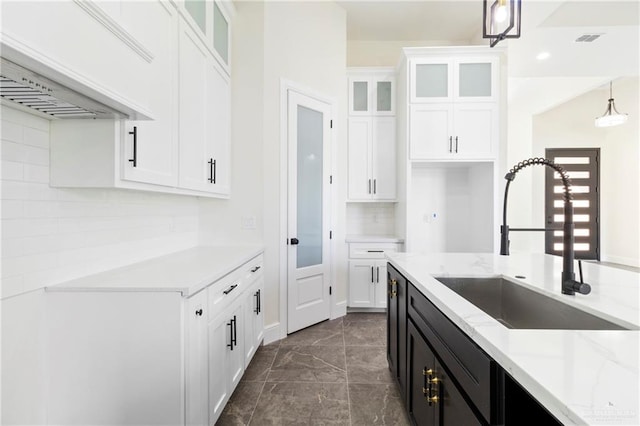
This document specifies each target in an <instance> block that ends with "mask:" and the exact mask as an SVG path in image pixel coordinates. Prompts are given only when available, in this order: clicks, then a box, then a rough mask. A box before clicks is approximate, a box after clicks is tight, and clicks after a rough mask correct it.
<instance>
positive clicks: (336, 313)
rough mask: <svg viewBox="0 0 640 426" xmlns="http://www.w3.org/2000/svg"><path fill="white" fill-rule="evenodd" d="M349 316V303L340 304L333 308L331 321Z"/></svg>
mask: <svg viewBox="0 0 640 426" xmlns="http://www.w3.org/2000/svg"><path fill="white" fill-rule="evenodd" d="M345 315H347V301H346V300H343V301H342V302H338V303H336V304H335V305H333V306H332V308H331V319H336V318H340V317H343V316H345Z"/></svg>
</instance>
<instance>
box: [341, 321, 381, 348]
mask: <svg viewBox="0 0 640 426" xmlns="http://www.w3.org/2000/svg"><path fill="white" fill-rule="evenodd" d="M351 315H363V314H349V315H348V316H347V317H348V318H345V319H344V320H343V324H344V344H345V345H347V346H386V344H387V321H386V317H384V316H383V317H382V318H379V317H373V318H368V319H364V318H359V319H351ZM365 315H373V314H365ZM375 315H380V314H375Z"/></svg>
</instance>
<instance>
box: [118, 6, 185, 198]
mask: <svg viewBox="0 0 640 426" xmlns="http://www.w3.org/2000/svg"><path fill="white" fill-rule="evenodd" d="M122 6H123V8H124V11H126V12H128V13H127V16H130V17H131V19H132V20H133V18H137V19H138V25H137V26H135V25H133V23H132V28H136V29H138V28H139V27H140V25H139V22H140V21H141V20H144V22H145V25H144V31H137V34H139V35H140V37H144V41H145V45H146V46H148V48H149V49H150V50H151V51H152V52H153V55H154V56H153V60H152V61H151V64H150V71H149V73H148V74H147V75H146V76H145V82H144V84H146V85H148V86H149V87H150V89H149V108H150V110H151V114H152V115H153V120H144V121H128V122H127V123H126V125H125V134H124V138H123V139H122V141H123V142H122V149H121V150H120V152H121V153H122V154H121V155H122V158H121V161H122V178H123V179H125V180H131V181H135V182H144V183H152V184H156V185H164V186H172V187H174V186H177V184H178V162H177V161H176V158H178V145H177V144H178V134H177V130H178V120H177V117H178V108H177V106H178V105H177V102H176V101H177V84H178V81H177V77H178V65H177V63H178V46H177V40H176V37H175V34H176V31H177V25H178V12H177V10H176V9H175V8H173V7H167V6H166V5H164V4H162V3H160V2H124V3H123V5H122Z"/></svg>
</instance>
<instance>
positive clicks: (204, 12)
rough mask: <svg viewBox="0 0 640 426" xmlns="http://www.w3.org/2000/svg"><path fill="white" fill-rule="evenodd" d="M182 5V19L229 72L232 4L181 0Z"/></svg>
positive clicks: (209, 0) (212, 0)
mask: <svg viewBox="0 0 640 426" xmlns="http://www.w3.org/2000/svg"><path fill="white" fill-rule="evenodd" d="M182 6H183V13H182V15H183V17H184V20H185V21H186V22H187V23H188V24H189V25H190V26H191V28H192V29H193V31H194V32H195V33H196V34H197V35H198V37H199V38H200V40H201V41H202V42H203V43H204V44H205V45H206V46H207V49H208V50H209V52H211V55H212V56H213V57H214V58H215V59H216V61H218V63H219V64H220V65H221V66H222V68H223V69H224V70H225V72H226V73H227V74H230V73H231V70H230V64H231V18H232V15H233V11H234V9H233V4H232V3H231V2H230V1H228V0H224V1H217V0H183V1H182Z"/></svg>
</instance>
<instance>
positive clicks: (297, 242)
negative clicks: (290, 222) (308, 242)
mask: <svg viewBox="0 0 640 426" xmlns="http://www.w3.org/2000/svg"><path fill="white" fill-rule="evenodd" d="M299 243H300V240H298V239H297V238H292V239H291V240H290V242H289V244H291V245H292V246H295V245H298V244H299Z"/></svg>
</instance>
